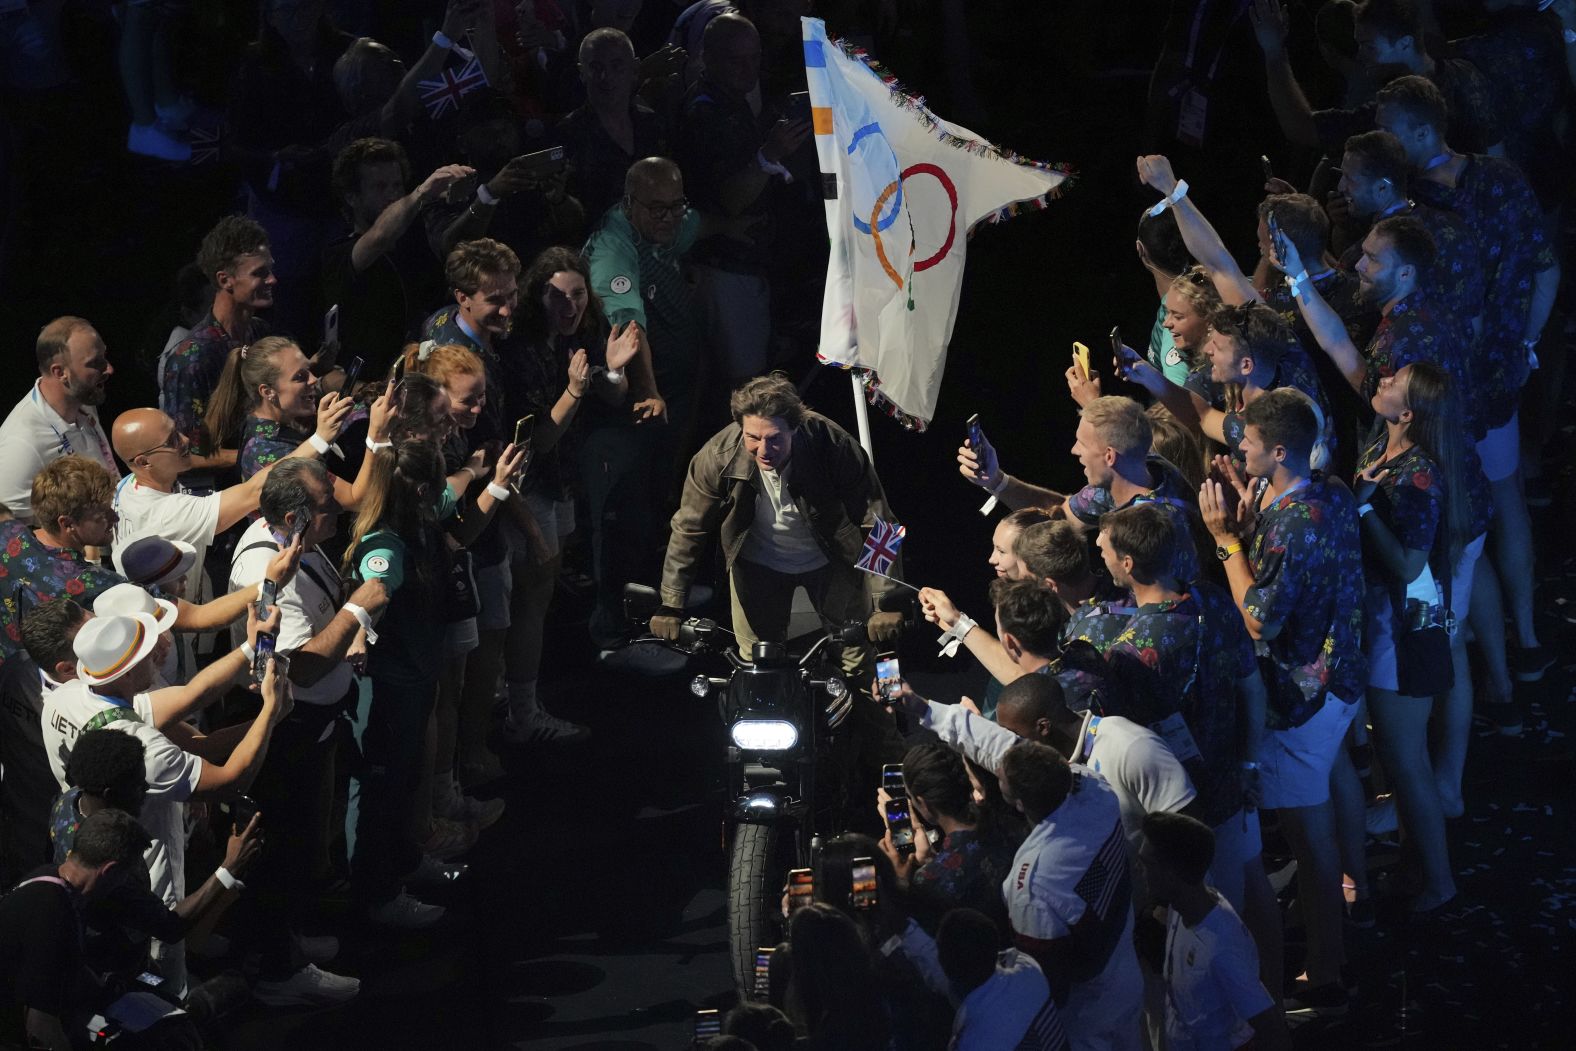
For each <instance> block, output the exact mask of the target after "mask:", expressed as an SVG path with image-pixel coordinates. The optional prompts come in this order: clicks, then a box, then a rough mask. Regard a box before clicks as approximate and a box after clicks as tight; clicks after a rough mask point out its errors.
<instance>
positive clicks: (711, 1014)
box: [692, 1007, 722, 1047]
mask: <svg viewBox="0 0 1576 1051" xmlns="http://www.w3.org/2000/svg"><path fill="white" fill-rule="evenodd" d="M721 1035H722V1014H721V1012H719V1011H718V1010H717V1009H716V1008H715V1007H712V1008H708V1009H706V1010H704V1011H696V1012H695V1042H694V1044H693V1045H692V1046H694V1047H705V1046H706V1042H707V1041H709V1040H710V1039H711V1038H712V1037H714V1036H721Z"/></svg>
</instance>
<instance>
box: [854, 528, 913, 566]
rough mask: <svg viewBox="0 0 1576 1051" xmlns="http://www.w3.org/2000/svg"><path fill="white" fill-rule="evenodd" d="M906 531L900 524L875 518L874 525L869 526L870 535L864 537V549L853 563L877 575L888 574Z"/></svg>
mask: <svg viewBox="0 0 1576 1051" xmlns="http://www.w3.org/2000/svg"><path fill="white" fill-rule="evenodd" d="M907 532H908V531H907V530H906V529H904V528H903V527H902V526H900V525H896V524H894V523H890V522H883V521H882V520H881V519H879V518H878V519H876V522H875V525H873V526H871V527H870V535H869V536H867V537H865V549H864V551H863V552H862V553H861V554H860V556H859V561H858V562H856V563H854V565H856V566H857V567H858V568H860V569H862V570H864V571H865V572H866V573H874V574H875V575H876V576H878V577H884V576H888V575H890V574H891V572H892V563H894V562H896V561H897V549H898V548H899V547H901V546H903V537H904V535H905V534H906V533H907Z"/></svg>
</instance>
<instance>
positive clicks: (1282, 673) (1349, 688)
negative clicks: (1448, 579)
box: [1242, 475, 1368, 730]
mask: <svg viewBox="0 0 1576 1051" xmlns="http://www.w3.org/2000/svg"><path fill="white" fill-rule="evenodd" d="M1264 490H1265V487H1264V485H1263V484H1262V483H1261V484H1260V485H1259V487H1258V492H1257V493H1256V494H1255V500H1256V501H1260V502H1262V500H1263V497H1264ZM1247 553H1248V562H1249V564H1250V565H1251V566H1252V567H1253V586H1252V587H1250V588H1248V590H1247V593H1246V594H1245V595H1244V596H1243V602H1242V608H1243V609H1244V610H1246V611H1247V613H1248V614H1249V615H1250V616H1252V617H1254V618H1255V619H1257V620H1259V621H1262V622H1263V623H1264V624H1265V625H1266V626H1274V627H1277V628H1278V629H1279V630H1278V631H1276V632H1275V637H1274V638H1272V639H1269V640H1267V641H1261V642H1259V644H1258V650H1259V652H1260V653H1261V654H1262V655H1263V657H1264V659H1263V661H1261V662H1260V669H1261V670H1262V671H1263V673H1264V677H1265V681H1264V687H1265V690H1266V692H1267V693H1268V697H1269V704H1268V710H1267V712H1266V714H1265V726H1266V727H1268V728H1269V729H1271V730H1287V729H1291V728H1293V727H1297V726H1301V725H1302V724H1303V723H1305V722H1307V721H1308V720H1309V719H1310V718H1312V716H1313V715H1314V714H1315V713H1316V712H1317V711H1318V710H1319V709H1320V707H1322V706H1323V704H1324V698H1325V694H1326V693H1334V694H1335V695H1336V696H1337V697H1339V698H1341V700H1343V701H1346V702H1348V703H1351V702H1353V701H1356V700H1357V698H1358V697H1360V696H1361V695H1362V692H1363V687H1364V686H1365V685H1366V683H1367V681H1368V680H1367V666H1366V665H1367V662H1366V660H1365V658H1364V656H1363V650H1362V629H1363V602H1362V596H1363V566H1362V539H1361V537H1360V535H1359V533H1358V526H1357V505H1356V504H1355V503H1354V502H1353V500H1352V494H1351V491H1350V490H1349V489H1347V488H1346V487H1345V486H1344V485H1341V484H1340V483H1339V482H1333V481H1329V480H1327V479H1325V478H1324V477H1323V476H1322V475H1315V476H1314V477H1313V478H1312V479H1310V480H1309V481H1308V483H1307V484H1306V485H1304V486H1301V487H1299V488H1297V489H1293V490H1291V491H1290V492H1286V493H1282V494H1281V495H1280V496H1278V497H1276V498H1275V500H1274V501H1272V502H1271V503H1269V504H1268V505H1262V506H1260V507H1259V508H1258V519H1257V523H1256V525H1255V527H1254V532H1253V537H1252V539H1251V540H1250V541H1249V543H1248V552H1247Z"/></svg>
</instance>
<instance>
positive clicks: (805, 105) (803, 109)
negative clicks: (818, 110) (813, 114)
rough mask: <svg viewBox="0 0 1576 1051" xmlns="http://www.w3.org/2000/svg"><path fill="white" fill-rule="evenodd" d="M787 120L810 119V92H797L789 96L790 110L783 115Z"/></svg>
mask: <svg viewBox="0 0 1576 1051" xmlns="http://www.w3.org/2000/svg"><path fill="white" fill-rule="evenodd" d="M783 117H784V119H786V120H809V119H810V93H809V92H808V91H795V92H794V93H793V94H791V95H789V96H788V109H787V111H786V112H784V114H783Z"/></svg>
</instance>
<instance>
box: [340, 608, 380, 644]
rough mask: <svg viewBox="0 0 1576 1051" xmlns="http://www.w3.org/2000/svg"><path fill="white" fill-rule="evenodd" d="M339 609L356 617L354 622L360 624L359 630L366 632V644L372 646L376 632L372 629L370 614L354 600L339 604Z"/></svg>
mask: <svg viewBox="0 0 1576 1051" xmlns="http://www.w3.org/2000/svg"><path fill="white" fill-rule="evenodd" d="M340 609H342V610H344V611H345V612H346V613H349V614H350V615H351V616H352V617H355V618H356V623H357V624H360V625H361V630H362V631H364V632H366V633H367V645H368V646H372V645H375V644H376V643H377V641H378V633H377V632H375V631H373V630H372V614H370V613H368V612H367V611H366V610H364V609H362V608H361V607H360V606H358V605H356V604H355V603H354V602H347V603H345V604H344V605H343V606H341V607H340Z"/></svg>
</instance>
